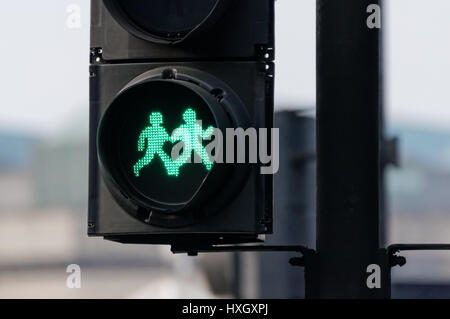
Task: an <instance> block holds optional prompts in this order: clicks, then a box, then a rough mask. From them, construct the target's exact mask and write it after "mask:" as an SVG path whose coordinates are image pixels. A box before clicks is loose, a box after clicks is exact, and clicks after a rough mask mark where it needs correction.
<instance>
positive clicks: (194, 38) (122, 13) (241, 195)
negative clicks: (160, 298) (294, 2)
mask: <svg viewBox="0 0 450 319" xmlns="http://www.w3.org/2000/svg"><path fill="white" fill-rule="evenodd" d="M91 9H92V10H91V15H92V17H91V60H90V61H91V66H90V185H89V217H88V219H89V220H88V233H89V235H91V236H103V237H104V238H105V239H109V240H114V241H119V242H123V243H151V244H173V245H188V244H193V245H210V244H221V243H243V242H254V241H257V240H259V239H260V238H261V236H260V235H263V234H266V233H270V232H271V230H272V176H271V175H270V174H266V175H264V174H261V166H262V165H263V164H262V163H260V162H257V163H253V162H240V161H237V162H236V161H233V162H232V163H229V161H228V160H226V161H218V160H216V158H218V157H217V156H218V155H219V154H218V152H222V153H223V154H221V155H223V158H226V159H229V158H233V159H234V158H235V154H234V153H233V150H236V145H235V144H236V141H235V136H233V135H231V136H229V135H228V134H225V132H227V131H228V130H230V129H231V130H236V129H241V130H242V131H244V132H247V130H248V129H250V128H254V129H261V128H267V129H270V128H272V126H273V69H274V66H273V62H272V61H273V56H274V54H273V53H274V50H273V49H274V33H273V22H274V21H273V10H274V3H273V0H184V1H183V0H147V1H119V0H92V8H91ZM219 133H223V134H219ZM230 143H231V145H235V146H234V148H233V147H232V148H231V152H230V149H226V148H225V147H223V149H224V150H222V149H221V148H219V147H218V146H225V145H229V144H230ZM247 143H250V140H247ZM259 143H260V144H261V141H259ZM266 144H267V145H265V147H266V148H269V146H270V144H271V141H270V139H269V140H267V141H266ZM211 145H212V146H214V151H211V149H210V148H209V147H210V146H211ZM260 146H261V145H260ZM230 153H231V155H230Z"/></svg>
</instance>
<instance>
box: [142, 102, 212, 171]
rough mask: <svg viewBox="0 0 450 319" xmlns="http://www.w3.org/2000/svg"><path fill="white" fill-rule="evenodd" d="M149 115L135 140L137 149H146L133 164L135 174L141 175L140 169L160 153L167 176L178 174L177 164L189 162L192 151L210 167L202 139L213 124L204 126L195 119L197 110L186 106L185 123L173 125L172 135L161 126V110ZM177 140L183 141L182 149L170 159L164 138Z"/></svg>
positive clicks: (209, 132) (178, 165)
mask: <svg viewBox="0 0 450 319" xmlns="http://www.w3.org/2000/svg"><path fill="white" fill-rule="evenodd" d="M149 119H150V124H151V125H150V126H148V127H146V128H145V129H144V130H143V131H142V132H141V134H140V136H139V140H138V151H139V152H144V151H145V156H144V157H143V158H141V159H140V160H139V161H138V162H137V163H136V164H135V165H134V167H133V169H134V175H135V176H136V177H139V176H140V171H141V169H143V168H144V167H145V166H147V165H149V164H150V163H151V162H152V161H153V159H154V158H155V155H159V158H160V159H161V160H162V162H163V164H164V167H165V168H166V170H167V174H168V175H169V176H179V174H180V168H181V167H182V166H183V165H185V164H187V163H188V162H190V159H191V157H192V152H194V153H196V154H197V155H198V156H200V158H201V160H202V163H203V164H204V166H205V168H206V169H207V170H208V171H209V170H211V168H212V166H213V164H214V163H213V162H212V161H211V160H210V158H209V155H208V153H207V152H206V149H205V148H204V147H203V145H202V141H203V140H205V139H209V138H210V137H211V135H212V134H213V132H214V128H213V127H212V126H210V127H208V128H207V129H206V130H203V129H202V126H201V124H199V123H198V122H197V114H196V112H195V111H194V110H192V109H191V108H189V109H187V110H186V111H185V112H184V113H183V120H184V121H185V122H186V123H185V124H182V125H181V126H180V127H179V128H177V129H175V131H174V132H173V134H172V136H169V134H168V133H167V131H166V128H165V127H164V126H162V124H163V116H162V114H161V113H159V112H153V113H152V114H150V118H149ZM178 141H181V142H183V153H182V154H181V155H180V156H179V157H178V158H177V159H176V160H172V158H171V157H170V156H168V155H167V154H166V152H165V151H164V149H163V147H164V144H165V143H166V142H171V143H176V142H178Z"/></svg>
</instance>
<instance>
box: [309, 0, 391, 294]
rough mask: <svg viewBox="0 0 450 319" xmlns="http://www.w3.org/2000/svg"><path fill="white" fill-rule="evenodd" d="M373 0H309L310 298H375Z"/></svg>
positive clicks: (376, 67) (376, 66)
mask: <svg viewBox="0 0 450 319" xmlns="http://www.w3.org/2000/svg"><path fill="white" fill-rule="evenodd" d="M373 4H376V5H379V1H378V0H317V257H316V262H315V265H314V266H315V270H314V276H313V279H312V280H313V284H312V286H313V287H314V292H310V293H309V296H310V297H315V298H378V297H384V295H383V293H382V292H381V290H380V289H370V288H369V287H368V286H367V284H366V280H367V277H368V276H369V274H368V273H367V267H368V266H369V265H372V264H379V253H380V252H379V233H378V230H379V228H378V227H379V226H378V214H379V211H378V209H379V186H380V185H379V115H380V112H379V107H380V42H379V29H377V28H369V27H368V25H367V19H368V17H369V16H370V13H368V12H367V8H368V6H369V5H373Z"/></svg>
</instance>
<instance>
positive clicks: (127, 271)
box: [0, 112, 450, 298]
mask: <svg viewBox="0 0 450 319" xmlns="http://www.w3.org/2000/svg"><path fill="white" fill-rule="evenodd" d="M281 114H282V113H281ZM278 117H280V115H278ZM87 123H88V119H87V114H86V113H85V112H83V115H82V116H80V117H78V119H77V117H72V119H71V125H70V126H69V127H67V128H66V129H64V130H63V131H61V132H58V134H55V136H54V137H46V138H39V137H36V136H27V135H24V134H21V133H20V132H19V133H17V132H11V131H5V130H3V131H1V132H0V191H1V194H2V196H1V197H0V298H10V297H25V298H27V297H43V298H47V297H57V298H78V297H80V298H81V297H83V298H88V297H94V298H108V297H117V298H131V297H143V298H144V297H151V298H177V297H180V298H202V297H205V298H207V297H226V296H240V297H261V296H264V297H299V296H301V293H300V292H299V293H297V294H296V293H291V294H290V293H289V291H278V292H277V291H276V290H274V287H270V285H271V282H272V281H271V280H268V279H267V278H263V276H258V269H260V270H261V272H264V271H267V269H265V270H264V265H262V263H264V262H265V260H266V259H265V258H264V257H262V258H258V257H257V256H255V255H254V254H244V255H241V256H240V257H239V258H237V257H236V256H234V255H213V256H210V255H208V256H206V255H205V256H201V257H199V258H190V257H186V256H174V255H172V254H171V253H170V251H169V248H168V247H154V246H135V245H131V246H126V245H121V244H117V243H110V242H107V241H104V240H102V239H100V238H88V237H87V235H86V211H87V185H88V173H87V172H88V145H87V140H88V128H87ZM302 123H303V122H302ZM300 126H302V127H304V128H303V130H310V131H313V129H314V127H313V125H310V124H308V122H304V123H303V124H301V123H300ZM389 131H390V132H389V133H390V135H391V136H397V137H399V139H400V148H401V149H400V154H401V167H400V168H390V169H389V171H388V173H387V190H388V195H389V196H388V207H389V208H388V212H389V214H388V218H387V220H388V222H387V225H388V240H387V241H388V243H416V242H427V243H429V242H450V232H448V229H449V228H450V197H449V196H448V189H450V131H448V132H445V131H442V130H433V129H431V128H426V129H424V128H418V127H413V126H402V125H399V126H394V127H392V129H390V130H389ZM304 135H305V134H304ZM309 139H310V143H309V144H310V145H311V144H312V143H313V134H312V132H311V134H310V138H309ZM282 147H283V146H282ZM286 147H287V146H286ZM291 147H292V146H291ZM281 153H282V154H285V153H287V150H284V152H283V149H282V150H281ZM282 156H285V155H282ZM308 170H309V171H310V174H309V177H308V176H305V178H307V179H306V180H305V181H304V182H303V183H306V184H308V183H312V184H313V183H314V176H313V174H312V175H311V172H313V167H310V168H308ZM282 172H283V171H282ZM286 183H287V184H286ZM289 183H290V181H287V180H285V179H284V177H283V178H281V177H279V178H276V188H280V189H282V188H283V187H284V188H286V187H288V188H289V187H290V186H289ZM312 184H310V185H312ZM310 188H311V187H310ZM275 194H276V196H277V194H278V193H277V192H276V193H275ZM277 201H278V202H279V201H280V199H278V198H275V202H276V203H277ZM303 201H305V202H308V203H309V204H308V207H309V209H308V210H309V212H310V215H311V210H312V209H313V207H314V195H313V192H309V193H305V198H304V199H303ZM299 205H300V204H298V205H297V206H295V205H294V206H293V207H287V208H286V211H275V216H284V217H283V218H286V219H291V220H292V218H295V216H294V214H299V212H295V211H294V210H295V209H299V210H301V209H302V207H303V209H304V208H305V207H306V206H299ZM276 207H277V209H278V210H282V209H283V206H280V205H276ZM290 214H291V215H292V216H291V215H290ZM276 220H277V219H276ZM283 220H284V219H280V220H279V221H278V224H280V223H282V222H283ZM303 224H304V225H298V227H299V228H301V229H303V230H304V232H308V229H309V232H310V233H311V232H312V231H311V229H313V228H314V219H313V217H311V216H310V217H309V218H306V219H303ZM276 226H277V225H276ZM280 227H281V228H282V227H284V225H278V229H279V228H280ZM275 236H276V235H275ZM303 238H304V240H306V241H307V244H309V245H310V246H314V241H313V237H312V236H311V234H310V235H309V236H308V237H307V238H306V237H303ZM285 239H287V240H289V239H291V240H292V239H295V238H293V237H291V238H285ZM269 240H270V236H269ZM298 240H301V239H298ZM281 262H282V264H281V266H280V268H279V269H278V270H277V269H270V272H272V273H277V272H279V274H277V275H276V276H277V278H278V279H277V280H278V281H280V280H281V279H280V278H282V277H283V276H284V277H286V276H292V274H290V273H289V274H288V273H287V272H288V271H289V270H283V269H284V267H285V268H286V269H288V265H287V259H286V258H285V259H283V260H282V261H281ZM283 263H285V264H283ZM69 264H78V265H80V266H81V269H82V288H81V289H67V287H66V278H67V276H68V274H67V273H66V267H67V266H68V265H69ZM283 265H284V266H283ZM266 268H267V266H266ZM294 274H295V273H294ZM295 276H298V277H299V280H300V281H301V276H302V274H301V273H300V272H297V273H296V275H295ZM393 282H394V283H395V284H399V285H400V286H401V285H405V284H408V285H433V284H437V283H440V285H441V284H442V283H450V254H447V253H446V252H438V253H423V252H422V253H414V254H408V263H407V265H406V266H404V267H403V268H402V269H401V271H399V270H398V268H394V272H393ZM277 284H278V285H279V282H278V283H277ZM268 285H269V286H268ZM273 285H275V284H273ZM292 289H295V287H291V290H292ZM268 291H269V292H268ZM271 293H272V295H271Z"/></svg>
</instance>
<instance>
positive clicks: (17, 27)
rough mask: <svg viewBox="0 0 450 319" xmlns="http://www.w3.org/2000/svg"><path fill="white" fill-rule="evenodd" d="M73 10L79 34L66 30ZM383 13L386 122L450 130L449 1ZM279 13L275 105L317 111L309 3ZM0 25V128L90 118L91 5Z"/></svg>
mask: <svg viewBox="0 0 450 319" xmlns="http://www.w3.org/2000/svg"><path fill="white" fill-rule="evenodd" d="M72 3H75V4H79V5H80V6H81V10H82V11H81V17H82V27H81V29H76V30H73V29H68V28H67V27H66V19H67V13H66V8H67V6H68V5H69V4H72ZM385 6H386V7H385V8H386V15H385V19H386V24H385V26H384V27H385V31H386V35H387V38H386V44H387V45H386V49H387V51H386V69H385V73H386V81H387V82H386V86H387V91H386V109H387V114H388V117H389V119H390V121H391V122H399V121H400V122H407V123H414V124H418V125H421V126H432V127H441V128H449V129H450V94H449V87H450V85H449V84H450V80H449V76H450V20H449V19H448V13H449V12H450V1H448V0H428V1H424V0H395V1H385ZM276 10H277V11H276V12H277V13H276V16H277V23H276V27H277V33H276V34H277V47H276V50H277V60H276V94H275V95H276V105H277V107H278V108H286V107H293V106H302V107H310V106H313V105H314V102H315V0H278V1H276ZM0 26H1V27H0V39H1V41H0V48H1V51H0V52H1V53H0V54H1V59H0V61H1V62H0V63H1V76H0V86H1V88H2V90H1V92H2V106H1V107H0V130H3V129H11V130H14V131H27V132H29V133H33V134H34V133H36V134H54V133H56V132H58V131H59V130H61V129H63V128H64V127H70V126H71V125H70V124H71V122H73V121H74V120H76V119H77V118H80V119H81V118H82V117H83V114H87V112H88V54H89V0H46V1H32V0H28V1H8V2H5V3H4V5H3V6H2V10H1V11H0ZM85 118H87V116H86V117H85Z"/></svg>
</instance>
